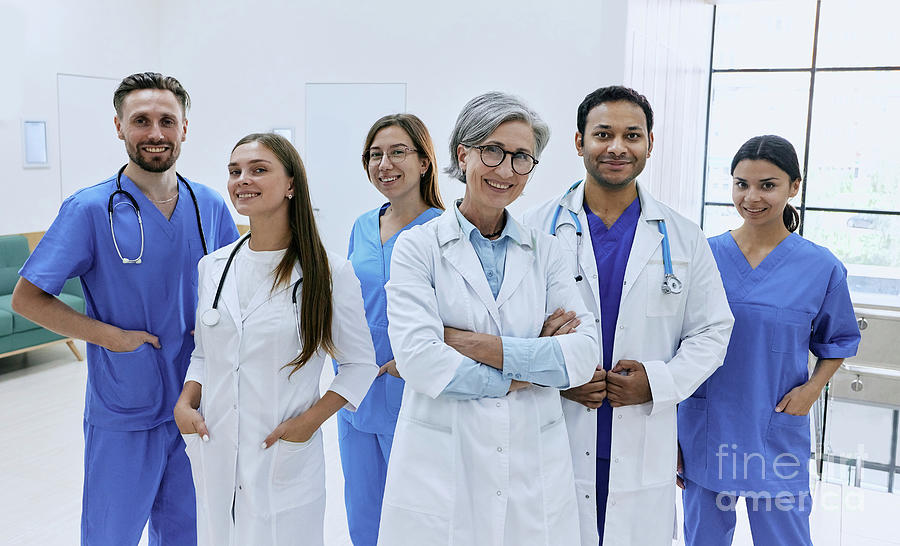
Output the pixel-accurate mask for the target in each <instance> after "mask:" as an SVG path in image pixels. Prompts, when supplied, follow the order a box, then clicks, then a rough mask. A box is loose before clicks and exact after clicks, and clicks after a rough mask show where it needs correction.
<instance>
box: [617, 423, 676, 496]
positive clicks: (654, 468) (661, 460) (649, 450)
mask: <svg viewBox="0 0 900 546" xmlns="http://www.w3.org/2000/svg"><path fill="white" fill-rule="evenodd" d="M638 407H640V406H638ZM675 421H676V415H675V408H674V407H672V408H670V409H667V410H663V411H661V412H659V413H656V414H654V415H648V416H647V417H646V421H645V429H644V450H643V453H642V457H643V467H644V468H643V474H642V476H641V483H642V484H643V485H644V486H653V485H660V484H664V483H666V482H669V483H674V481H675V465H676V464H677V462H678V437H677V435H676V431H675V426H676V423H675ZM613 462H615V460H613ZM612 471H613V470H610V472H612Z"/></svg>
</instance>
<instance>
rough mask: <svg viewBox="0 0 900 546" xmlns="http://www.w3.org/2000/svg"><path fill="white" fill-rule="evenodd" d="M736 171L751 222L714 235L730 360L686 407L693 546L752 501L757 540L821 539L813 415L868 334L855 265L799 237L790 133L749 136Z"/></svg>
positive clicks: (681, 416)
mask: <svg viewBox="0 0 900 546" xmlns="http://www.w3.org/2000/svg"><path fill="white" fill-rule="evenodd" d="M731 173H732V176H733V179H734V183H733V185H732V198H733V201H734V205H735V207H736V208H737V211H738V212H739V213H740V215H741V217H742V218H743V220H744V223H743V225H741V227H739V228H737V229H735V230H733V231H730V232H727V233H723V234H722V235H719V236H716V237H712V238H711V239H710V240H709V243H710V246H711V247H712V251H713V255H714V256H715V258H716V262H717V264H718V266H719V271H720V273H721V275H722V281H723V283H724V285H725V292H726V294H727V296H728V303H729V304H730V306H731V312H732V314H733V315H734V319H735V322H734V330H733V331H732V334H731V341H730V342H729V345H728V353H727V355H726V356H725V363H724V364H723V365H722V367H721V368H719V369H718V370H717V371H716V372H715V373H714V374H713V375H712V376H711V377H710V378H709V379H708V380H707V381H706V382H705V383H704V384H703V385H701V386H700V388H699V389H698V390H697V392H695V393H694V395H693V396H691V397H690V398H688V399H687V400H685V401H684V402H682V403H681V404H680V405H679V408H678V438H679V444H680V447H681V452H682V454H683V471H684V492H683V500H684V534H685V543H686V544H687V545H688V546H697V545H703V546H707V545H710V546H712V545H727V544H731V541H732V537H733V534H734V528H735V523H736V516H735V504H736V503H737V499H738V497H744V499H745V501H746V505H747V513H748V516H749V519H750V530H751V533H752V535H753V542H754V544H766V545H771V546H777V545H790V546H801V545H811V544H812V542H811V539H810V533H809V513H810V510H811V508H812V499H811V498H810V493H809V459H810V443H811V442H810V429H809V416H808V413H809V410H810V407H811V406H812V404H813V402H815V400H816V399H817V398H818V397H819V394H820V393H821V392H822V389H823V388H824V386H825V384H826V383H827V382H828V380H829V379H831V376H832V375H833V374H834V372H835V371H836V370H837V369H838V368H839V367H840V365H841V363H842V362H843V360H844V359H845V358H849V357H851V356H854V355H855V354H856V348H857V346H858V344H859V339H860V336H859V329H858V328H857V325H856V318H855V316H854V313H853V306H852V304H851V302H850V293H849V290H848V288H847V270H846V269H845V268H844V266H843V265H842V264H841V262H840V261H839V260H838V259H837V258H835V257H834V255H833V254H832V253H831V252H829V251H828V249H826V248H823V247H821V246H818V245H816V244H814V243H811V242H810V241H808V240H806V239H804V238H802V237H800V236H799V235H797V234H796V233H794V231H795V230H796V229H797V227H798V224H799V215H798V214H797V211H796V210H795V209H794V208H793V207H792V206H791V205H789V204H788V199H790V198H791V197H793V196H795V195H796V194H797V191H798V190H799V188H800V181H801V180H800V179H801V174H800V166H799V162H798V160H797V154H796V152H795V151H794V148H793V146H791V144H790V143H789V142H788V141H787V140H785V139H783V138H781V137H777V136H773V135H765V136H758V137H754V138H752V139H750V140H748V141H747V142H746V143H745V144H744V145H743V146H741V148H740V149H739V150H738V152H737V154H736V155H735V157H734V159H733V161H732V163H731ZM810 352H812V354H813V355H815V356H816V357H817V359H818V360H817V362H816V366H815V369H814V371H813V373H812V374H811V375H810V373H809V371H808V355H809V353H810Z"/></svg>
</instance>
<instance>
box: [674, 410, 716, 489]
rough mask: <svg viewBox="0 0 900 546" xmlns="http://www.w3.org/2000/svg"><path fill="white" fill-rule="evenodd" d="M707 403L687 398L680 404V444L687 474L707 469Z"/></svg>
mask: <svg viewBox="0 0 900 546" xmlns="http://www.w3.org/2000/svg"><path fill="white" fill-rule="evenodd" d="M706 419H707V402H706V400H705V399H703V398H693V397H691V398H687V399H685V400H682V401H681V403H680V404H678V443H679V444H681V453H682V455H683V456H684V465H685V472H690V473H691V475H693V473H694V472H697V471H700V470H705V469H706V452H707V445H706V443H707V436H708V427H709V424H708V423H707V420H706Z"/></svg>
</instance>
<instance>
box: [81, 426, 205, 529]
mask: <svg viewBox="0 0 900 546" xmlns="http://www.w3.org/2000/svg"><path fill="white" fill-rule="evenodd" d="M147 518H149V519H150V529H149V539H150V541H149V542H150V545H151V546H168V545H173V546H174V545H177V546H191V545H196V544H197V508H196V500H195V497H194V481H193V479H192V478H191V466H190V462H189V461H188V458H187V455H185V453H184V441H183V440H182V439H181V435H180V434H179V433H178V427H176V426H175V422H174V421H169V422H167V423H163V424H162V425H159V426H158V427H156V428H153V429H150V430H136V431H117V430H106V429H102V428H99V427H95V426H92V425H89V424H88V423H87V422H85V423H84V495H83V497H82V512H81V544H82V545H84V546H97V545H110V546H127V545H129V544H131V545H134V544H137V543H138V541H139V540H140V538H141V533H142V532H143V530H144V525H145V524H146V523H147Z"/></svg>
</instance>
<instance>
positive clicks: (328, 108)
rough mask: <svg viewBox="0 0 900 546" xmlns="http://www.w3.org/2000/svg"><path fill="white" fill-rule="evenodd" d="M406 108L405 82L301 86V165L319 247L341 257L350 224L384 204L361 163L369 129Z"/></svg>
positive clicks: (345, 247) (351, 225)
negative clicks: (303, 98) (303, 92)
mask: <svg viewBox="0 0 900 546" xmlns="http://www.w3.org/2000/svg"><path fill="white" fill-rule="evenodd" d="M405 110H406V84H405V83H308V84H306V146H305V148H304V149H305V155H304V156H303V161H304V162H305V164H306V173H307V176H308V177H309V191H310V194H311V197H312V201H313V206H314V207H316V208H318V209H319V210H318V211H317V213H316V221H317V222H318V226H319V232H320V234H321V236H322V242H323V243H324V244H325V248H327V249H328V250H331V251H332V252H337V253H338V254H340V255H346V253H347V243H348V241H349V240H350V229H351V228H352V227H353V221H354V220H355V219H356V217H357V216H359V215H360V214H362V213H363V212H365V211H367V210H370V209H373V208H375V207H376V206H378V205H380V204H381V203H383V202H384V200H385V199H384V197H383V196H382V195H381V194H379V193H378V191H377V190H375V189H374V188H373V187H372V185H371V184H370V183H369V181H368V178H367V177H366V173H365V171H363V168H362V163H361V159H360V157H361V154H362V148H363V144H365V138H366V134H367V133H368V132H369V127H371V126H372V123H374V122H375V120H377V119H378V118H380V117H382V116H384V115H387V114H396V113H398V112H404V111H405Z"/></svg>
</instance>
